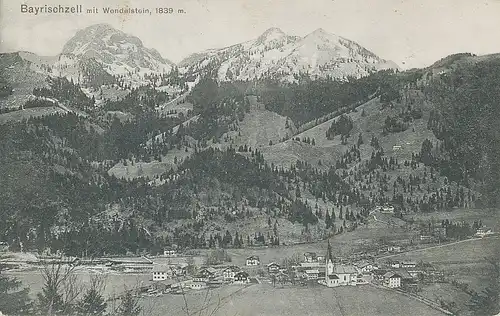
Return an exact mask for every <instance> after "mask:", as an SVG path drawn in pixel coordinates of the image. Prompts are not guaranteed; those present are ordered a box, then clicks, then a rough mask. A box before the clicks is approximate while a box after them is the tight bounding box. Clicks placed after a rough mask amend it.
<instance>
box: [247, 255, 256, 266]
mask: <svg viewBox="0 0 500 316" xmlns="http://www.w3.org/2000/svg"><path fill="white" fill-rule="evenodd" d="M245 264H246V265H247V266H258V265H259V264H260V259H259V257H258V256H250V257H248V258H247V260H246V262H245Z"/></svg>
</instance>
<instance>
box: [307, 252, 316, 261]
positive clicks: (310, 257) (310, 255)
mask: <svg viewBox="0 0 500 316" xmlns="http://www.w3.org/2000/svg"><path fill="white" fill-rule="evenodd" d="M304 262H309V263H312V262H318V255H317V254H316V253H315V252H306V253H304Z"/></svg>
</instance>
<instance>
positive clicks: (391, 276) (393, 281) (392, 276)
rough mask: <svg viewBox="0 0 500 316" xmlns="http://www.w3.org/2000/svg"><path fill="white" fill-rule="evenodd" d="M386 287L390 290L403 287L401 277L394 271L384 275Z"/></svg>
mask: <svg viewBox="0 0 500 316" xmlns="http://www.w3.org/2000/svg"><path fill="white" fill-rule="evenodd" d="M384 286H387V287H389V288H398V287H401V275H399V274H398V273H396V272H394V271H389V272H387V273H386V274H384Z"/></svg>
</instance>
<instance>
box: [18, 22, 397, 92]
mask: <svg viewBox="0 0 500 316" xmlns="http://www.w3.org/2000/svg"><path fill="white" fill-rule="evenodd" d="M24 57H25V58H26V59H28V60H29V61H31V62H34V63H35V64H44V65H46V66H50V70H51V73H52V74H53V75H55V76H66V77H68V78H73V80H75V81H79V80H86V79H88V78H86V77H88V76H89V74H88V72H89V69H91V70H92V73H94V74H95V73H101V76H106V75H110V76H123V77H125V78H126V79H127V80H129V81H130V82H135V83H137V84H144V83H145V82H147V80H146V81H145V80H142V79H141V75H144V74H162V73H168V72H170V71H171V70H172V69H173V68H174V67H178V68H179V70H180V71H181V72H183V73H186V74H187V75H195V76H196V75H203V74H205V73H208V72H214V73H215V74H216V78H217V80H219V81H231V80H256V79H263V78H274V79H279V80H282V81H288V82H292V81H296V80H297V76H303V75H306V76H308V77H310V78H317V77H320V78H325V77H327V76H330V77H332V78H334V79H341V80H345V79H347V78H349V77H353V78H359V77H363V76H366V75H368V74H370V73H373V72H376V71H378V70H382V69H398V66H397V65H396V64H395V63H393V62H391V61H386V60H384V59H382V58H380V57H378V56H376V55H375V54H374V53H372V52H370V51H369V50H367V49H365V48H363V47H362V46H360V45H359V44H357V43H355V42H353V41H351V40H348V39H346V38H343V37H341V36H337V35H334V34H331V33H328V32H326V31H325V30H323V29H317V30H316V31H314V32H312V33H311V34H308V35H306V36H304V37H299V36H290V35H287V34H285V33H284V32H283V31H282V30H280V29H279V28H270V29H268V30H267V31H265V32H264V33H263V34H262V35H260V36H259V37H258V38H256V39H254V40H250V41H246V42H243V43H239V44H235V45H232V46H230V47H226V48H221V49H211V50H207V51H204V52H200V53H195V54H192V55H190V56H188V57H187V58H185V59H184V60H182V61H181V62H180V63H179V65H175V64H174V63H173V62H171V61H169V60H168V59H166V58H163V57H162V56H161V55H160V53H158V51H156V50H155V49H149V48H146V47H144V45H143V43H142V41H141V40H140V39H139V38H137V37H135V36H131V35H128V34H125V33H123V32H122V31H120V30H117V29H115V28H113V27H112V26H110V25H109V24H96V25H91V26H89V27H87V28H85V29H82V30H80V31H78V32H77V33H76V34H75V36H73V37H72V38H71V39H70V40H69V41H68V42H67V43H66V44H65V45H64V47H63V49H62V52H61V54H59V55H58V56H55V57H52V58H47V57H39V56H36V55H35V54H32V53H26V54H24ZM104 82H106V81H104Z"/></svg>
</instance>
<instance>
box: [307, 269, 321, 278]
mask: <svg viewBox="0 0 500 316" xmlns="http://www.w3.org/2000/svg"><path fill="white" fill-rule="evenodd" d="M304 274H305V277H306V278H307V279H308V280H317V279H318V278H319V270H318V269H309V270H306V271H305V273H304Z"/></svg>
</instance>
